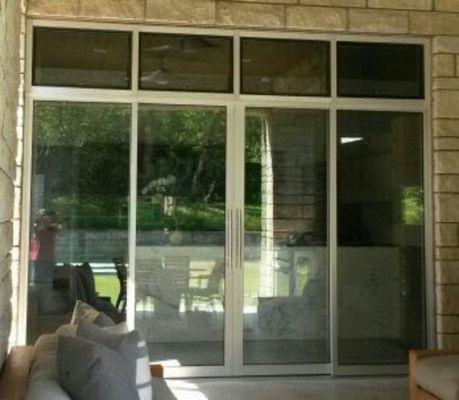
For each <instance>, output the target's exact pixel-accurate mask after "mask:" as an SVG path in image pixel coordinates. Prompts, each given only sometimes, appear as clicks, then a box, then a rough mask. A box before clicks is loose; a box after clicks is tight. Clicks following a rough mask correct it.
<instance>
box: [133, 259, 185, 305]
mask: <svg viewBox="0 0 459 400" xmlns="http://www.w3.org/2000/svg"><path fill="white" fill-rule="evenodd" d="M168 272H169V271H167V270H166V269H164V268H163V265H162V261H161V260H160V259H152V260H149V261H148V262H139V263H138V264H137V269H136V279H135V280H136V303H137V302H139V301H141V300H142V301H143V302H144V307H143V311H145V309H146V307H145V306H146V300H147V299H148V298H152V299H153V300H154V302H155V311H159V310H160V309H162V308H167V309H168V310H169V311H171V308H172V309H174V310H178V309H179V307H180V295H181V293H180V291H179V290H178V288H177V286H176V285H175V282H174V281H173V279H172V278H171V276H170V275H169V273H168ZM164 306H166V307H164Z"/></svg>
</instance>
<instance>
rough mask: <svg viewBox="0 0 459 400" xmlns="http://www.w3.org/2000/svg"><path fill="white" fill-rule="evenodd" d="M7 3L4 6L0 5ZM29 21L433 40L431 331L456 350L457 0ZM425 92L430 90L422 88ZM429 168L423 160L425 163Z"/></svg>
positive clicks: (110, 0)
mask: <svg viewBox="0 0 459 400" xmlns="http://www.w3.org/2000/svg"><path fill="white" fill-rule="evenodd" d="M4 3H6V2H5V0H3V1H2V4H4ZM28 15H29V16H30V17H35V18H57V19H69V20H85V21H88V20H90V21H112V22H113V21H115V22H139V23H144V24H162V25H164V24H169V25H188V26H218V27H238V28H264V29H270V30H273V29H277V30H297V31H303V32H336V33H346V32H349V33H361V34H365V35H368V34H370V35H371V34H377V35H384V34H390V35H394V34H395V35H398V36H400V35H406V36H412V35H415V36H425V37H427V38H429V39H431V40H432V52H431V54H429V55H428V56H429V58H430V61H431V69H430V76H431V78H432V87H431V92H430V94H431V95H432V103H433V107H432V120H433V129H432V135H431V137H430V143H428V144H429V145H432V147H433V158H434V159H433V164H432V165H433V168H432V173H433V177H434V178H433V182H432V185H427V186H426V187H430V186H431V187H432V193H431V194H432V197H433V200H434V204H433V212H434V225H435V229H434V231H435V237H434V252H435V254H434V257H435V260H434V262H435V267H436V277H435V282H434V284H435V292H436V332H437V339H438V343H439V345H440V346H441V347H445V348H453V347H454V348H459V211H458V210H459V107H458V106H457V104H458V103H459V3H458V1H457V0H238V1H232V0H100V1H94V0H29V1H28ZM428 90H430V89H428ZM426 162H428V163H430V160H426Z"/></svg>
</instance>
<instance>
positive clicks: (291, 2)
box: [228, 0, 298, 4]
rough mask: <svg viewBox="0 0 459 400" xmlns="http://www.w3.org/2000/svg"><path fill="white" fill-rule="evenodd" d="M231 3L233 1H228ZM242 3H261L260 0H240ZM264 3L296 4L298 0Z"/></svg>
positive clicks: (266, 0)
mask: <svg viewBox="0 0 459 400" xmlns="http://www.w3.org/2000/svg"><path fill="white" fill-rule="evenodd" d="M228 1H231V0H228ZM238 1H239V2H241V3H260V0H238ZM263 3H268V4H296V3H298V0H263Z"/></svg>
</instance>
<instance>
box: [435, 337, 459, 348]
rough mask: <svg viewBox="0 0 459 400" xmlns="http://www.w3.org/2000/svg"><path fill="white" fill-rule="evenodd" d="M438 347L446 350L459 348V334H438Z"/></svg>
mask: <svg viewBox="0 0 459 400" xmlns="http://www.w3.org/2000/svg"><path fill="white" fill-rule="evenodd" d="M437 342H438V347H439V348H440V349H444V350H459V334H457V335H456V334H449V335H443V334H441V335H437Z"/></svg>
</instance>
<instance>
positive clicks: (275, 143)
mask: <svg viewBox="0 0 459 400" xmlns="http://www.w3.org/2000/svg"><path fill="white" fill-rule="evenodd" d="M328 119H329V117H328V112H327V111H323V110H301V109H297V110H295V109H280V108H248V109H247V110H246V115H245V215H244V216H245V218H244V220H245V226H244V237H245V247H244V250H245V251H244V264H243V266H244V268H243V281H244V282H243V293H244V300H243V329H244V330H243V363H244V364H245V365H260V364H261V365H262V364H268V365H272V364H308V363H328V362H329V361H330V346H329V301H328V281H329V268H328V248H327V246H328V238H327V219H328V218H327V204H328V203H327V191H328V189H327V185H328V179H327V132H328Z"/></svg>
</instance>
